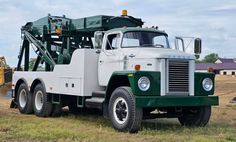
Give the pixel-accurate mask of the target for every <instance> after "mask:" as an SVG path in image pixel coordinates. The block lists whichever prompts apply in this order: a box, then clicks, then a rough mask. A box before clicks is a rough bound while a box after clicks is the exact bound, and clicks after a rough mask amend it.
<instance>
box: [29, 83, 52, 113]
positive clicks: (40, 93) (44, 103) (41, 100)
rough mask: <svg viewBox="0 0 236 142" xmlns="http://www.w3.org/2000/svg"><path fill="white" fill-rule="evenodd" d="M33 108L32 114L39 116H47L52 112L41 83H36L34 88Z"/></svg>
mask: <svg viewBox="0 0 236 142" xmlns="http://www.w3.org/2000/svg"><path fill="white" fill-rule="evenodd" d="M37 101H38V102H37ZM33 108H34V114H35V115H36V116H39V117H48V116H50V114H51V112H52V103H51V102H50V100H49V96H48V95H47V93H46V91H45V88H44V87H43V86H42V84H38V85H37V86H36V87H35V89H34V93H33Z"/></svg>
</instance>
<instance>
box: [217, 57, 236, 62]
mask: <svg viewBox="0 0 236 142" xmlns="http://www.w3.org/2000/svg"><path fill="white" fill-rule="evenodd" d="M218 60H220V61H221V62H222V63H235V61H234V59H230V58H218Z"/></svg>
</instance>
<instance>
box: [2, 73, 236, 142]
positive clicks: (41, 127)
mask: <svg viewBox="0 0 236 142" xmlns="http://www.w3.org/2000/svg"><path fill="white" fill-rule="evenodd" d="M6 91H7V89H6V88H1V90H0V94H4V93H6ZM215 95H218V96H219V97H220V105H219V106H215V107H213V112H212V117H211V120H210V123H209V124H208V125H207V126H206V127H204V128H186V127H181V126H180V125H179V123H178V121H177V120H176V119H171V120H167V119H158V120H152V121H144V122H143V123H142V130H141V131H140V132H139V133H137V134H129V133H120V132H117V131H115V130H114V129H113V128H112V126H111V124H110V122H109V121H107V120H105V119H103V117H102V116H99V115H91V114H90V115H89V114H86V115H77V116H75V115H72V114H68V113H67V112H65V114H64V115H63V116H62V117H59V118H39V117H36V116H34V115H22V114H20V113H19V112H18V110H16V109H10V108H9V104H10V101H9V100H8V99H6V97H4V96H0V141H25V142H26V141H61V142H67V141H68V142H70V141H84V142H100V141H101V142H103V141H104V142H113V141H114V142H116V141H117V142H119V141H122V142H123V141H135V142H156V141H165V142H166V141H168V142H169V141H170V142H182V141H188V142H189V141H190V142H191V141H196V142H201V141H203V142H211V141H213V142H214V141H219V142H221V141H232V142H233V141H235V142H236V104H231V103H229V102H230V100H231V99H232V98H233V97H236V78H235V77H222V76H217V78H216V93H215Z"/></svg>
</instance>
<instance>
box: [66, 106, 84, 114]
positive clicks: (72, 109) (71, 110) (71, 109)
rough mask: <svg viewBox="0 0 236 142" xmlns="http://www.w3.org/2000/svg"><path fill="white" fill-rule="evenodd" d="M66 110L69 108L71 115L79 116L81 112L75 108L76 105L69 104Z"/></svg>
mask: <svg viewBox="0 0 236 142" xmlns="http://www.w3.org/2000/svg"><path fill="white" fill-rule="evenodd" d="M68 108H69V112H70V113H72V114H75V115H77V114H79V112H80V111H81V110H80V109H79V108H78V107H77V104H76V103H71V104H69V105H68Z"/></svg>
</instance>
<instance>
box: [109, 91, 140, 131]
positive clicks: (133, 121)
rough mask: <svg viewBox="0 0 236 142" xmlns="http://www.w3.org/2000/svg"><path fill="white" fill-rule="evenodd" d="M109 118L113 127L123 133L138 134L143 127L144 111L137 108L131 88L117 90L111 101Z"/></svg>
mask: <svg viewBox="0 0 236 142" xmlns="http://www.w3.org/2000/svg"><path fill="white" fill-rule="evenodd" d="M108 108H109V118H110V120H111V122H112V125H113V127H114V128H115V129H116V130H118V131H122V132H126V131H128V132H131V133H134V132H137V131H138V130H139V129H140V127H141V122H142V116H143V110H142V109H141V108H136V106H135V97H134V95H133V93H132V91H131V88H130V87H119V88H116V89H115V90H114V91H113V93H112V95H111V98H110V101H109V106H108Z"/></svg>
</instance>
